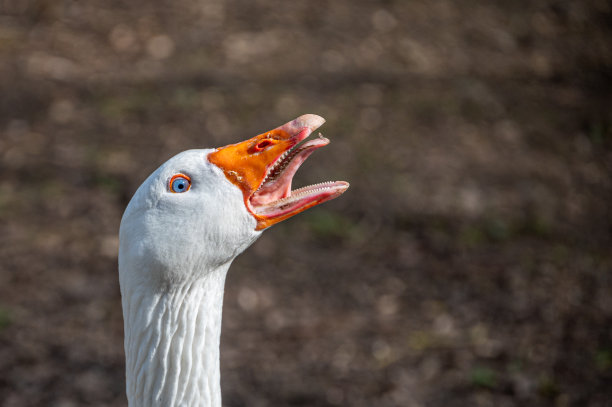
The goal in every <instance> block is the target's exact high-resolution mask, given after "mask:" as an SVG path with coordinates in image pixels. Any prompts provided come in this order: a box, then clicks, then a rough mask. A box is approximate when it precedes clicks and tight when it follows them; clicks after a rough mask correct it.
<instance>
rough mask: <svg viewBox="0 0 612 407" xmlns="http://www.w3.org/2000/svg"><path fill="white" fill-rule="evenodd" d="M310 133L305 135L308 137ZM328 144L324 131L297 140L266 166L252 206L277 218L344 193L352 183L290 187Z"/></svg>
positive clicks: (257, 212)
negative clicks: (301, 169)
mask: <svg viewBox="0 0 612 407" xmlns="http://www.w3.org/2000/svg"><path fill="white" fill-rule="evenodd" d="M309 134H310V131H308V134H307V135H305V136H304V137H308V135H309ZM327 144H329V139H327V138H325V137H323V135H322V134H321V133H319V134H318V137H317V138H316V139H313V140H309V141H306V142H302V143H297V144H295V145H294V146H292V147H290V148H289V149H288V150H287V151H285V152H284V153H282V154H281V155H280V156H279V157H278V158H277V159H276V160H275V161H274V162H272V164H270V165H269V166H268V168H267V170H266V175H265V177H264V179H263V181H262V183H261V184H260V185H259V188H258V189H257V190H256V191H255V192H254V193H253V194H251V196H250V197H249V199H248V206H249V210H250V211H251V212H252V213H253V214H255V215H257V216H260V217H263V218H267V219H276V218H278V217H283V216H285V215H290V216H291V215H293V214H295V213H299V212H301V211H303V210H306V209H308V208H310V207H312V206H314V205H318V204H320V203H323V202H325V201H328V200H330V199H333V198H335V197H337V196H339V195H340V194H342V193H343V192H344V191H345V190H346V189H347V188H348V187H349V184H348V183H347V182H345V181H327V182H321V183H318V184H314V185H308V186H305V187H302V188H298V189H295V190H292V189H291V185H292V182H293V176H294V175H295V173H296V172H297V170H298V169H299V168H300V166H301V165H302V164H303V163H304V161H306V159H307V158H308V157H309V156H310V155H311V154H312V153H313V152H314V151H315V150H317V149H319V148H321V147H323V146H326V145H327Z"/></svg>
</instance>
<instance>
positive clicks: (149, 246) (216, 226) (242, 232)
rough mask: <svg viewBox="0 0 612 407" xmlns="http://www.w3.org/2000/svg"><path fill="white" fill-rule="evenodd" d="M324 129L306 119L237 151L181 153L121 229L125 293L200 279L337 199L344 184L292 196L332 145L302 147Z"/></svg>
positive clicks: (135, 201) (318, 142)
mask: <svg viewBox="0 0 612 407" xmlns="http://www.w3.org/2000/svg"><path fill="white" fill-rule="evenodd" d="M323 123H324V119H323V118H322V117H320V116H316V115H312V114H307V115H303V116H300V117H298V118H297V119H295V120H293V121H291V122H288V123H286V124H284V125H282V126H280V127H278V128H276V129H274V130H271V131H268V132H265V133H262V134H260V135H258V136H255V137H253V138H251V139H248V140H246V141H243V142H241V143H237V144H232V145H228V146H225V147H221V148H217V149H201V150H189V151H185V152H182V153H180V154H178V155H176V156H174V157H173V158H171V159H170V160H168V161H167V162H166V163H164V164H163V165H162V166H161V167H159V168H158V169H157V170H156V171H155V172H153V174H151V175H150V176H149V177H148V178H147V179H146V180H145V181H144V183H143V184H142V185H141V186H140V188H138V190H137V191H136V193H135V195H134V197H133V198H132V200H131V201H130V203H129V205H128V207H127V209H126V211H125V213H124V216H123V218H122V221H121V228H120V250H119V265H120V267H119V268H120V281H121V286H122V291H124V290H125V289H129V288H130V287H136V286H140V287H142V286H149V287H151V288H154V289H156V290H159V289H163V288H164V287H168V286H172V285H174V284H175V283H180V282H184V281H185V280H190V279H192V278H197V277H199V276H200V275H201V274H202V273H205V272H206V270H213V269H216V268H218V267H219V266H221V265H224V264H227V263H229V262H231V261H232V260H233V259H234V258H235V257H236V256H237V255H238V254H240V253H241V252H242V251H244V250H245V249H246V248H247V247H248V246H249V245H250V244H251V243H253V242H254V241H255V240H256V239H257V238H258V237H259V236H260V234H261V232H262V231H263V230H264V229H266V228H268V227H270V226H272V225H274V224H276V223H278V222H280V221H282V220H285V219H287V218H289V217H291V216H294V215H296V214H298V213H300V212H303V211H304V210H306V209H308V208H310V207H313V206H315V205H318V204H320V203H323V202H325V201H328V200H330V199H333V198H335V197H337V196H339V195H340V194H342V193H343V192H344V191H345V190H346V189H347V188H348V183H346V182H343V181H335V182H324V183H321V184H317V185H311V186H307V187H304V188H300V189H297V190H292V189H291V183H292V178H293V175H294V174H295V172H296V171H297V169H298V168H299V166H300V165H301V164H302V163H303V162H304V160H305V159H306V158H307V157H308V156H309V155H310V154H311V153H312V152H314V151H315V150H316V149H318V148H320V147H323V146H325V145H326V144H328V143H329V140H328V139H326V138H324V137H322V136H321V135H319V136H318V137H317V138H313V139H312V140H308V141H305V139H306V138H307V137H308V136H309V135H310V134H311V133H312V132H313V131H314V130H316V129H317V128H318V127H319V126H321V125H322V124H323ZM124 270H125V271H129V272H125V271H124Z"/></svg>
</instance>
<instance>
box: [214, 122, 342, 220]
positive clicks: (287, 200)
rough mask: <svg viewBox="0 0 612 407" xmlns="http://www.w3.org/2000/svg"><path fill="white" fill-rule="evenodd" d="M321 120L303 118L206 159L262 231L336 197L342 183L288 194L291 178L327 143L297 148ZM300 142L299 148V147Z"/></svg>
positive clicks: (314, 142)
mask: <svg viewBox="0 0 612 407" xmlns="http://www.w3.org/2000/svg"><path fill="white" fill-rule="evenodd" d="M324 122H325V120H324V119H323V118H322V117H320V116H317V115H313V114H306V115H303V116H300V117H298V118H297V119H295V120H293V121H290V122H289V123H286V124H284V125H282V126H280V127H277V128H276V129H274V130H271V131H269V132H266V133H262V134H260V135H258V136H255V137H253V138H251V139H249V140H246V141H243V142H241V143H237V144H231V145H229V146H225V147H221V148H218V149H217V150H216V151H214V152H212V153H211V154H209V156H208V160H209V161H210V162H211V163H213V164H215V165H216V166H218V167H219V168H221V170H223V172H224V174H225V176H226V177H227V179H228V180H229V181H230V182H232V183H233V184H234V185H236V186H237V187H238V188H240V189H241V191H242V194H243V196H244V203H245V205H246V208H247V210H248V211H249V212H250V213H251V214H252V215H253V216H254V217H255V219H256V220H257V227H256V230H262V229H265V228H267V227H269V226H272V225H273V224H275V223H278V222H280V221H282V220H285V219H287V218H289V217H291V216H293V215H296V214H298V213H300V212H303V211H305V210H306V209H308V208H311V207H313V206H315V205H318V204H320V203H323V202H325V201H329V200H330V199H333V198H335V197H337V196H339V195H341V194H342V193H343V192H344V191H346V189H347V188H348V187H349V184H348V183H347V182H344V181H334V182H324V183H321V184H316V185H311V186H307V187H304V188H300V189H298V190H295V191H292V190H291V182H292V179H293V175H294V174H295V172H296V171H297V169H298V168H299V166H300V165H301V164H302V163H303V162H304V160H306V158H308V156H309V155H310V154H312V153H313V152H314V151H315V150H316V149H318V148H321V147H323V146H325V145H327V144H329V140H328V139H326V138H324V137H323V136H321V135H319V137H318V138H317V139H314V140H310V141H307V142H304V143H301V142H302V141H303V140H304V139H305V138H306V137H308V136H309V135H310V134H311V133H312V132H313V131H314V130H316V129H317V128H318V127H319V126H321V125H322V124H323V123H324ZM300 143H301V144H300Z"/></svg>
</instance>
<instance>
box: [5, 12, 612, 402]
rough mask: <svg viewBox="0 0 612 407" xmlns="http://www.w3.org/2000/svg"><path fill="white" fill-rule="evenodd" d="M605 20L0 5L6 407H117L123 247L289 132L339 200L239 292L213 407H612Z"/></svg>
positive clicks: (294, 229) (276, 239)
mask: <svg viewBox="0 0 612 407" xmlns="http://www.w3.org/2000/svg"><path fill="white" fill-rule="evenodd" d="M611 27H612V6H611V4H610V2H607V1H595V0H593V1H581V2H576V1H550V0H532V1H526V0H519V1H513V2H510V1H507V2H502V1H484V0H465V1H462V2H456V1H452V0H427V1H426V0H410V1H408V0H404V1H400V0H387V1H379V2H375V1H347V0H337V1H323V0H315V1H305V0H297V1H291V2H288V1H279V0H275V1H274V0H272V1H262V0H250V1H245V0H226V1H223V0H201V1H192V0H175V1H172V2H170V1H167V2H159V1H144V0H132V1H120V0H110V1H109V0H105V1H102V0H97V1H88V2H78V1H69V0H64V1H62V0H39V1H35V0H30V1H21V2H17V1H15V2H11V1H8V2H7V1H4V2H0V89H1V96H0V405H2V406H7V407H9V406H10V407H18V406H19V407H20V406H54V407H71V406H81V405H87V406H125V405H126V399H125V395H124V390H125V388H124V379H125V377H124V360H123V357H124V356H123V342H122V341H123V325H122V324H123V322H122V314H121V305H120V295H119V286H118V276H117V256H116V251H117V243H118V241H117V231H118V227H119V221H120V218H121V215H122V212H123V209H124V208H125V205H126V204H127V202H128V201H129V199H130V197H131V195H132V194H133V192H134V191H135V189H136V188H137V186H138V185H139V184H140V183H141V182H142V181H143V180H144V178H145V177H146V176H147V175H148V174H149V173H150V172H151V171H152V170H154V169H155V168H156V167H157V166H158V165H160V164H161V163H162V162H164V161H165V160H166V159H168V158H169V157H171V156H172V155H174V154H175V153H177V152H180V151H182V150H185V149H190V148H201V147H215V146H222V145H225V144H229V143H233V142H237V141H240V140H243V139H246V138H248V137H251V136H253V135H255V134H259V133H261V132H263V131H265V130H268V129H271V128H273V127H276V126H277V125H279V124H282V123H284V122H286V121H288V120H290V119H293V118H295V117H297V116H299V115H300V114H303V113H317V114H320V115H322V116H324V117H325V118H326V119H327V123H326V124H325V126H324V127H323V128H322V129H321V131H322V132H323V134H325V135H326V136H327V137H329V138H330V139H331V141H332V143H331V144H330V145H329V146H328V147H326V148H325V149H323V150H321V151H318V152H317V153H316V154H315V155H314V156H313V157H311V158H310V159H309V161H308V162H307V163H306V164H305V165H304V167H303V168H302V169H301V170H300V172H299V173H298V175H297V176H296V182H297V183H298V186H299V185H300V184H307V183H312V182H319V181H323V180H330V179H342V180H347V181H350V182H351V188H350V189H349V191H348V192H347V193H346V194H345V195H343V196H342V197H341V198H339V199H337V200H335V201H333V202H330V203H328V204H325V205H323V206H321V207H318V208H315V209H312V210H310V211H308V212H306V213H304V214H302V215H300V216H297V217H296V218H293V219H291V220H289V221H286V222H283V223H282V224H279V225H278V226H274V227H273V228H271V230H269V231H267V232H266V233H264V235H263V236H262V238H261V239H259V241H258V242H257V243H256V244H255V245H254V246H253V247H251V248H250V249H248V251H247V252H246V253H244V254H243V255H242V256H240V257H239V258H238V259H237V260H236V262H235V263H234V265H233V266H232V268H231V270H230V274H229V276H228V281H227V285H226V296H225V305H224V321H223V333H222V338H221V341H222V349H221V354H222V357H221V358H222V360H221V371H222V373H221V377H222V379H221V380H222V388H223V398H224V399H223V400H224V405H226V406H228V407H230V406H231V407H238V406H256V407H257V406H428V407H429V406H431V407H454V406H502V407H506V406H507V407H511V406H561V407H563V406H593V407H595V406H612V250H611V248H612V214H611V211H610V199H612V181H611V177H610V174H612V86H611V83H612V74H611V73H612V28H611Z"/></svg>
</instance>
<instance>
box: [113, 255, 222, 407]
mask: <svg viewBox="0 0 612 407" xmlns="http://www.w3.org/2000/svg"><path fill="white" fill-rule="evenodd" d="M228 268H229V264H227V265H224V266H222V267H220V268H219V269H216V270H213V271H209V272H207V273H206V274H205V275H204V276H203V277H200V278H198V279H196V280H193V281H188V282H185V283H183V284H181V285H175V286H173V287H172V288H170V289H168V290H165V291H161V292H151V291H149V290H148V289H146V288H145V289H141V290H134V291H132V292H129V293H123V296H122V302H123V314H124V325H125V354H126V379H127V380H126V391H127V396H128V402H129V405H130V406H132V407H136V406H182V405H185V406H192V405H198V406H211V407H217V406H221V388H220V378H219V339H220V335H221V309H222V306H223V287H224V283H225V276H226V273H227V269H228Z"/></svg>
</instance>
